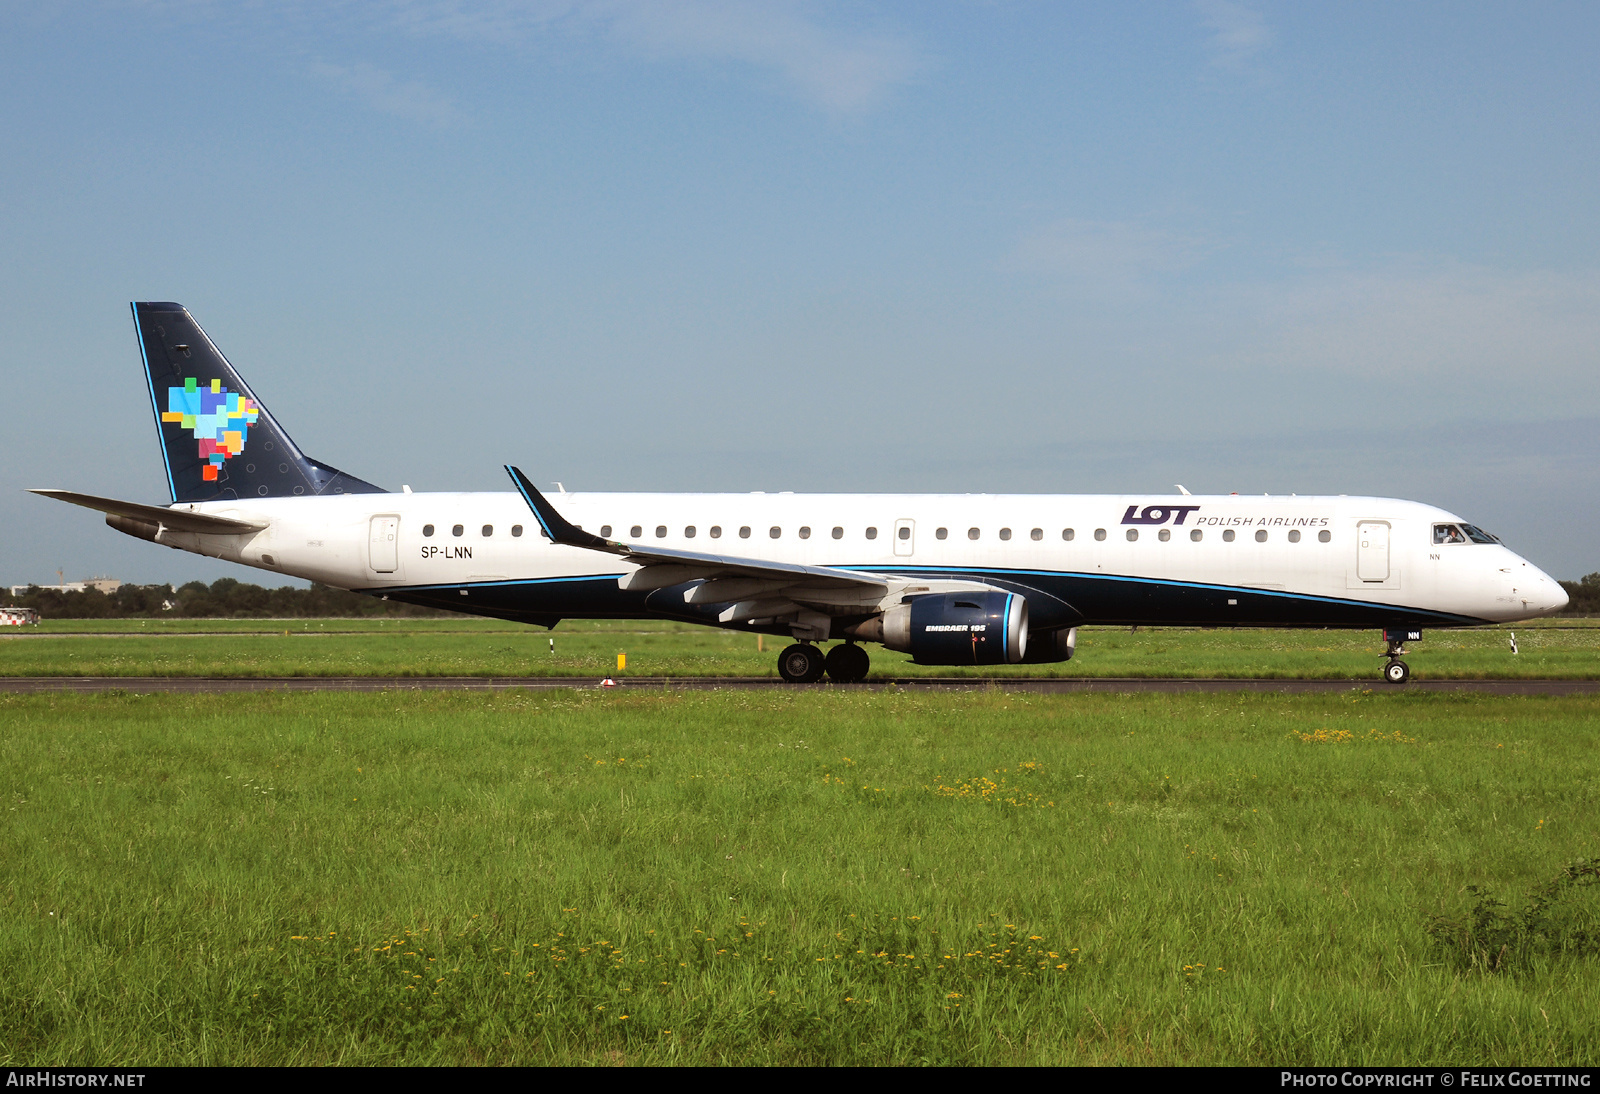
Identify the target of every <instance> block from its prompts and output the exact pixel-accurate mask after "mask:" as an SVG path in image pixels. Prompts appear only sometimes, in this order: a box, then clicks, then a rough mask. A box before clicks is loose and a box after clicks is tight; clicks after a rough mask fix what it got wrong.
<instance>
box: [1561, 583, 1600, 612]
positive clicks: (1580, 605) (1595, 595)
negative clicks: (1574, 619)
mask: <svg viewBox="0 0 1600 1094" xmlns="http://www.w3.org/2000/svg"><path fill="white" fill-rule="evenodd" d="M1561 587H1562V588H1563V589H1565V590H1567V609H1566V611H1564V612H1562V613H1561V614H1562V615H1600V573H1594V574H1586V575H1584V578H1583V580H1581V581H1563V582H1562V583H1561Z"/></svg>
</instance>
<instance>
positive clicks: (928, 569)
mask: <svg viewBox="0 0 1600 1094" xmlns="http://www.w3.org/2000/svg"><path fill="white" fill-rule="evenodd" d="M834 569H836V570H857V571H859V570H867V571H871V572H872V573H879V574H907V573H912V572H915V573H922V574H980V575H981V574H989V575H991V576H993V577H995V578H997V579H999V580H1001V581H1011V580H1014V579H1015V578H1016V577H1019V576H1020V577H1050V578H1082V579H1084V580H1086V581H1127V582H1132V583H1134V584H1138V585H1159V586H1162V587H1164V588H1176V589H1202V590H1205V591H1209V592H1219V593H1248V594H1249V595H1251V596H1279V597H1283V598H1284V599H1287V600H1300V601H1315V602H1317V603H1321V604H1345V605H1350V604H1353V605H1357V606H1359V607H1362V608H1381V609H1386V610H1389V611H1397V612H1411V613H1416V614H1421V615H1431V616H1435V617H1436V618H1439V619H1455V620H1460V621H1461V622H1464V623H1465V622H1470V623H1481V622H1485V621H1484V620H1480V619H1474V618H1473V617H1472V616H1468V615H1456V614H1455V613H1454V612H1440V611H1435V610H1433V609H1432V608H1413V607H1409V606H1407V605H1404V604H1385V603H1383V602H1382V601H1379V600H1356V599H1354V598H1352V597H1338V596H1318V595H1316V594H1315V593H1290V592H1279V591H1277V590H1274V589H1254V588H1251V587H1250V586H1248V585H1208V584H1206V583H1204V582H1200V581H1173V580H1170V579H1167V578H1160V577H1133V576H1131V575H1122V574H1089V573H1080V572H1077V571H1073V570H1005V569H1000V568H997V567H996V568H985V567H981V566H835V567H834ZM1045 591H1046V590H1043V589H1041V590H1040V592H1045Z"/></svg>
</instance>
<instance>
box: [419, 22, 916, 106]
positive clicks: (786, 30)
mask: <svg viewBox="0 0 1600 1094" xmlns="http://www.w3.org/2000/svg"><path fill="white" fill-rule="evenodd" d="M390 10H391V12H392V13H393V17H394V19H395V20H396V21H397V22H398V23H400V25H402V26H403V27H405V28H406V29H407V30H409V31H411V32H412V33H415V34H422V35H429V34H440V35H448V36H450V37H454V38H458V39H462V40H466V41H489V42H498V43H501V44H504V45H517V44H521V43H524V42H526V41H529V40H531V39H533V38H535V37H537V36H539V35H547V34H551V33H557V32H560V33H566V34H571V35H580V36H589V37H594V38H597V39H599V40H601V41H602V42H607V43H609V44H611V45H612V46H614V47H616V48H620V49H623V50H626V51H628V52H632V53H635V54H638V55H642V56H647V57H652V58H657V59H677V60H702V61H712V62H734V63H737V64H743V65H747V66H750V67H753V68H756V69H759V70H765V71H768V72H773V73H776V74H778V75H779V76H780V77H781V78H782V79H783V80H784V81H785V82H787V83H788V84H789V85H791V87H793V88H794V89H795V90H796V91H797V92H798V93H799V94H800V95H801V96H802V97H803V98H806V99H808V100H810V101H812V102H815V103H817V104H819V105H821V106H823V107H826V108H828V109H830V110H835V111H841V112H851V111H859V110H862V109H866V108H869V107H871V106H873V105H874V104H876V103H877V102H879V101H880V100H881V99H882V98H883V97H884V96H885V95H886V94H887V93H888V92H889V91H890V90H891V89H892V88H894V87H895V86H897V85H899V84H902V83H904V82H905V81H907V80H908V79H910V78H911V77H912V76H913V75H914V74H915V73H916V72H917V70H918V69H919V68H920V67H921V64H922V62H921V59H920V58H919V56H918V53H917V51H916V50H915V49H914V48H913V47H912V45H911V44H910V43H909V42H908V41H906V40H905V39H903V38H900V37H897V36H894V35H891V34H884V33H875V32H868V31H861V30H855V29H849V28H843V27H840V26H837V25H834V23H835V22H836V21H833V22H830V21H827V20H824V19H822V18H819V17H818V16H817V15H815V14H813V13H812V12H811V11H810V10H808V7H807V6H806V5H803V4H800V3H796V2H793V0H766V2H762V0H675V2H674V0H654V2H652V0H476V2H474V0H395V2H394V3H392V4H391V6H390Z"/></svg>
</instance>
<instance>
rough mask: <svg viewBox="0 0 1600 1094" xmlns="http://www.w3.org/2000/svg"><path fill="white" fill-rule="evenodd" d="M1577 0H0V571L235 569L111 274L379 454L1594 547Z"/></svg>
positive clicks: (1595, 432) (347, 463) (388, 464)
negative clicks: (55, 491)
mask: <svg viewBox="0 0 1600 1094" xmlns="http://www.w3.org/2000/svg"><path fill="white" fill-rule="evenodd" d="M1597 47H1600V8H1596V7H1594V6H1593V5H1585V4H1564V5H1546V4H1537V3H1530V4H1521V5H1514V6H1512V5H1488V4H1483V5H1477V4H1468V3H1450V4H1426V3H1418V4H1407V5H1394V4H1358V3H1351V4H1340V5H1304V4H1278V3H1235V2H1230V0H1201V2H1196V3H1167V4H1114V5H1112V4H1107V5H1093V6H1090V5H1074V4H1065V3H1060V4H1037V5H1035V4H1014V3H1003V2H993V3H948V4H942V5H941V4H905V5H896V4H876V5H874V4H848V5H846V4H833V3H822V2H818V3H787V2H784V0H766V2H760V3H756V2H745V0H720V2H711V0H704V2H698V0H684V2H680V3H635V2H630V0H569V2H548V3H541V2H517V0H499V2H493V3H472V2H469V0H455V2H438V3H434V2H426V0H416V2H406V0H402V2H395V3H388V4H384V3H361V4H343V5H341V4H337V3H315V4H312V3H306V4H294V3H283V4H224V3H198V2H196V3H185V2H176V0H174V2H166V3H107V4H80V5H72V6H60V7H54V6H51V7H44V8H36V7H35V6H22V5H11V6H8V7H6V8H4V9H0V104H3V107H4V109H3V110H0V259H3V261H0V279H3V282H4V292H3V293H0V324H3V329H4V330H5V332H6V335H7V337H6V338H5V340H4V343H3V346H4V348H3V349H0V362H3V366H4V375H5V379H6V392H7V396H8V398H7V403H8V404H9V409H10V411H11V414H10V415H9V417H10V419H11V421H12V423H13V428H11V429H8V430H7V431H6V433H5V437H4V439H3V440H0V446H3V447H0V452H3V455H4V458H3V461H0V487H3V489H0V510H3V513H0V516H3V519H4V522H5V528H6V541H7V543H6V546H7V550H6V552H5V555H6V560H7V565H6V566H5V567H4V568H3V569H4V573H0V580H3V581H4V582H5V583H7V584H10V583H14V582H24V581H40V582H44V581H46V580H53V578H54V573H55V571H56V569H57V568H58V567H61V568H64V569H65V571H66V572H67V575H68V576H69V578H71V577H81V576H86V575H88V574H91V573H110V574H113V575H115V576H119V577H122V578H123V579H124V580H138V581H155V580H175V581H182V580H187V579H190V578H193V577H201V578H204V579H208V580H209V579H211V578H214V577H215V576H219V575H221V574H224V573H231V574H234V575H235V576H239V577H242V578H244V577H247V576H248V575H252V574H253V573H254V572H253V571H247V570H243V569H241V568H236V567H229V566H226V565H224V564H221V563H213V562H210V561H207V560H200V559H196V558H194V557H193V556H189V555H180V554H177V553H175V552H168V551H163V550H160V549H159V548H156V547H153V546H151V545H148V544H143V543H140V542H138V541H135V540H132V539H128V538H126V537H122V536H119V535H117V534H116V533H113V532H111V531H110V530H109V529H106V528H105V527H104V526H103V525H101V524H100V523H99V521H98V518H96V517H95V516H94V515H93V514H89V513H86V512H81V511H77V510H71V509H68V508H67V507H65V506H60V505H58V504H55V503H51V502H48V501H45V500H43V499H39V498H34V497H31V496H28V495H25V494H23V493H22V491H23V490H24V489H25V488H26V487H29V486H57V487H65V488H69V489H77V490H83V491H86V492H90V493H98V494H107V495H114V496H118V497H128V498H133V499H138V500H147V501H165V500H166V498H165V495H164V493H163V490H164V483H163V480H162V475H161V471H160V463H159V456H158V454H157V450H156V443H155V436H154V433H155V430H154V427H153V425H152V419H151V415H150V410H149V407H148V399H147V396H146V394H145V391H144V388H143V381H142V378H141V375H140V371H139V366H138V355H137V350H136V347H135V345H134V340H133V332H132V325H131V322H130V320H129V318H128V313H127V301H129V300H132V299H156V300H162V299H166V300H177V301H180V302H182V303H184V304H186V305H187V306H188V307H189V308H190V309H191V310H192V311H193V312H194V314H195V316H196V318H198V319H199V321H200V322H201V324H202V325H204V326H205V327H206V329H207V330H208V331H209V333H210V334H211V336H212V337H213V339H215V340H216V342H217V343H218V344H219V345H220V346H221V347H222V349H223V350H224V351H225V352H226V353H228V355H229V356H230V357H231V358H232V359H233V361H234V363H235V364H236V365H237V366H238V367H239V368H240V370H241V371H242V372H243V373H244V375H245V376H246V377H247V378H248V379H249V380H250V382H251V384H252V386H253V387H254V388H255V390H256V392H257V394H258V395H260V396H261V397H262V398H263V399H264V400H265V401H266V403H267V404H268V405H269V406H270V407H271V408H272V410H273V412H274V414H275V415H276V416H277V417H278V418H279V420H280V421H282V422H283V423H284V424H285V426H286V427H287V428H288V429H289V430H290V431H291V432H292V433H293V435H294V436H295V439H296V440H297V441H298V442H299V444H300V445H301V447H302V448H304V449H305V450H306V451H308V452H310V453H313V454H314V455H315V456H317V457H318V458H320V459H323V460H325V461H328V462H331V463H332V464H334V465H336V466H338V467H342V468H344V469H346V470H348V471H350V472H352V473H354V474H356V475H359V476H361V477H363V478H367V479H370V480H372V481H375V482H378V483H380V484H383V485H386V486H389V487H391V488H398V487H399V485H400V484H401V483H408V484H410V485H411V486H413V487H414V488H415V489H418V490H425V489H490V490H500V489H504V488H505V487H506V483H505V480H504V473H503V472H502V471H501V470H500V465H501V464H502V463H506V462H515V463H518V464H519V465H521V466H522V467H523V468H524V469H526V470H527V471H529V473H530V474H532V475H533V476H534V478H535V479H536V480H538V481H541V482H548V481H551V480H555V479H560V480H562V481H563V482H565V483H566V484H567V485H568V487H569V488H573V489H612V490H618V489H645V490H724V489H726V490H757V489H767V490H779V489H792V490H801V491H812V490H818V491H857V490H863V491H878V490H883V491H923V490H928V491H946V490H951V491H988V492H1010V491H1016V492H1048V493H1092V492H1142V491H1151V492H1167V491H1170V490H1171V489H1172V484H1173V483H1177V482H1182V483H1184V484H1185V485H1186V486H1188V488H1189V489H1190V490H1193V491H1195V492H1197V493H1199V492H1226V491H1233V490H1237V491H1241V492H1272V493H1288V492H1296V493H1302V494H1305V493H1347V494H1378V495H1388V496H1399V497H1408V498H1415V499H1418V500H1424V501H1430V502H1434V503H1436V504H1439V505H1443V506H1445V507H1447V508H1451V509H1454V510H1456V511H1458V512H1460V513H1461V514H1462V515H1463V516H1465V517H1467V518H1468V519H1470V520H1473V521H1475V522H1476V523H1479V524H1481V525H1483V526H1484V527H1487V528H1489V529H1490V530H1492V531H1495V532H1497V533H1499V534H1500V535H1502V536H1503V537H1504V538H1505V539H1506V541H1507V542H1508V543H1509V544H1510V545H1511V546H1512V547H1513V548H1514V549H1517V550H1519V551H1520V552H1522V553H1523V554H1525V555H1527V556H1528V557H1529V558H1530V559H1532V560H1533V561H1534V562H1536V563H1538V564H1539V565H1541V566H1544V567H1545V568H1547V569H1549V570H1550V571H1551V572H1552V573H1554V574H1556V575H1557V576H1560V577H1564V578H1575V577H1578V576H1580V575H1581V574H1583V573H1587V572H1590V571H1593V570H1600V549H1597V548H1596V546H1595V544H1596V543H1597V542H1600V516H1597V515H1596V513H1595V509H1596V506H1597V503H1600V428H1597V426H1600V382H1597V380H1596V377H1597V375H1600V259H1597V254H1600V250H1597V244H1600V210H1597V203H1596V200H1595V196H1596V186H1595V180H1596V179H1597V178H1600V162H1597V160H1600V156H1597V149H1600V143H1597V141H1596V136H1597V133H1596V130H1597V128H1600V102H1597V101H1596V100H1597V94H1596V92H1597V76H1596V70H1595V66H1594V62H1593V59H1594V57H1595V56H1597V55H1600V48H1597Z"/></svg>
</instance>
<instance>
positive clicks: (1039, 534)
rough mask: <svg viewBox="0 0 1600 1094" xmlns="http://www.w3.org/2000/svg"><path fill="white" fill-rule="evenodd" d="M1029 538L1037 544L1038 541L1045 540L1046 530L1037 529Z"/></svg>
mask: <svg viewBox="0 0 1600 1094" xmlns="http://www.w3.org/2000/svg"><path fill="white" fill-rule="evenodd" d="M1028 538H1029V539H1031V540H1034V541H1036V542H1037V541H1038V540H1041V539H1043V538H1044V529H1043V528H1035V529H1034V530H1033V531H1031V532H1029V533H1028Z"/></svg>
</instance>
